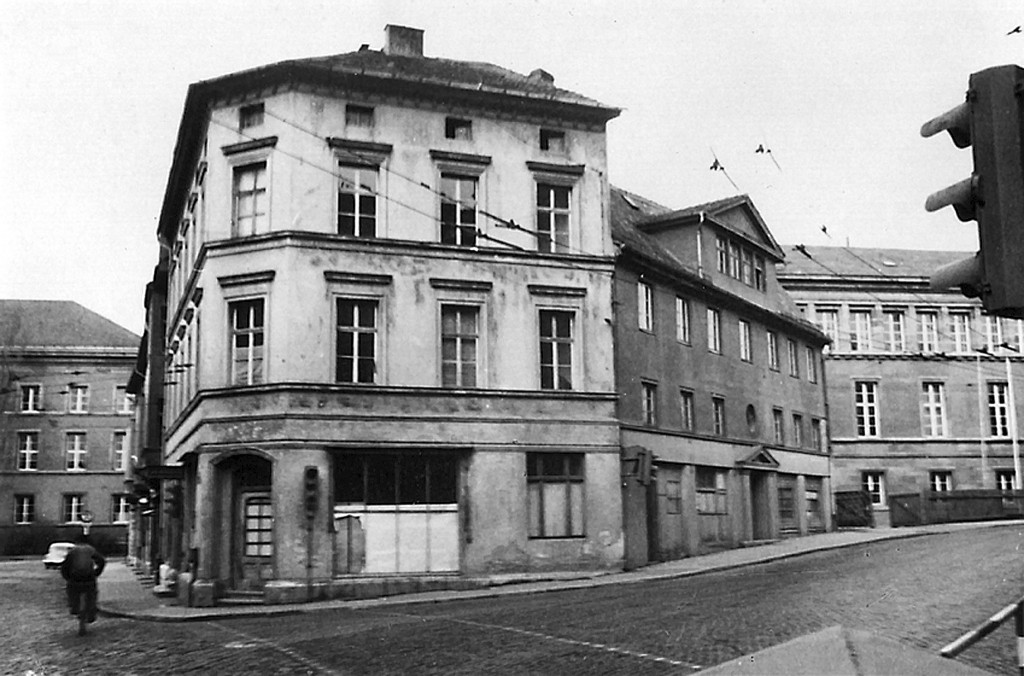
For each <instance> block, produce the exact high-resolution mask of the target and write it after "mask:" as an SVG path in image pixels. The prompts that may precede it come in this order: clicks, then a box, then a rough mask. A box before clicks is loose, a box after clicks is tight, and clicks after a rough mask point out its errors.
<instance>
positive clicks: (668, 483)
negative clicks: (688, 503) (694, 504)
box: [659, 479, 683, 514]
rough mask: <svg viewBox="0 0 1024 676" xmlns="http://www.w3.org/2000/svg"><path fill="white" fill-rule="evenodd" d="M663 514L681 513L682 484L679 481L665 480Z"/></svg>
mask: <svg viewBox="0 0 1024 676" xmlns="http://www.w3.org/2000/svg"><path fill="white" fill-rule="evenodd" d="M659 483H660V482H659ZM665 513H666V514H682V513H683V484H682V482H681V481H679V480H674V479H666V480H665Z"/></svg>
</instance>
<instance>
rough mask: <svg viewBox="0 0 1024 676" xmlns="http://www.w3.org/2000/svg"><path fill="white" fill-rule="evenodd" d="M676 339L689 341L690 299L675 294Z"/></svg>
mask: <svg viewBox="0 0 1024 676" xmlns="http://www.w3.org/2000/svg"><path fill="white" fill-rule="evenodd" d="M676 340H678V341H679V342H681V343H687V344H688V343H689V342H690V301H689V300H687V299H686V298H680V297H679V296H676Z"/></svg>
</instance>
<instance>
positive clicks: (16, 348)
mask: <svg viewBox="0 0 1024 676" xmlns="http://www.w3.org/2000/svg"><path fill="white" fill-rule="evenodd" d="M138 343H139V337H138V336H136V335H134V334H132V333H131V332H130V331H128V330H127V329H124V328H122V327H120V326H118V325H117V324H115V323H113V322H111V321H110V320H108V319H106V318H104V317H101V316H100V315H98V314H96V313H95V312H92V311H90V310H87V309H86V308H84V307H82V306H81V305H79V304H78V303H74V302H71V301H35V300H0V498H2V499H3V501H4V504H3V510H2V511H0V552H2V553H4V554H28V553H42V552H43V551H45V550H46V545H47V544H48V543H49V542H50V541H54V540H67V539H70V538H71V537H72V536H73V535H75V534H77V533H81V532H82V526H83V525H84V524H85V523H90V524H91V526H90V527H91V533H90V534H91V535H92V536H93V537H94V539H95V541H96V543H97V544H99V545H100V546H101V547H103V548H104V549H108V550H112V551H117V550H121V551H123V546H124V538H125V534H126V524H127V522H128V518H129V509H128V501H127V497H126V495H125V487H124V481H125V468H126V466H127V463H128V453H127V450H128V444H129V437H130V430H131V427H132V418H131V414H132V400H131V397H130V396H129V395H128V394H127V391H126V388H125V384H126V383H127V381H128V376H129V374H130V373H131V371H132V365H133V364H134V361H135V357H134V355H135V351H136V349H137V347H138Z"/></svg>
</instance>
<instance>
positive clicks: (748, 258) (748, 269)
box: [741, 249, 754, 286]
mask: <svg viewBox="0 0 1024 676" xmlns="http://www.w3.org/2000/svg"><path fill="white" fill-rule="evenodd" d="M741 254H742V256H743V262H742V266H741V276H742V277H743V283H744V284H746V285H747V286H753V285H754V254H753V252H752V251H751V250H750V249H743V251H742V252H741Z"/></svg>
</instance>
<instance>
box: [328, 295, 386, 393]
mask: <svg viewBox="0 0 1024 676" xmlns="http://www.w3.org/2000/svg"><path fill="white" fill-rule="evenodd" d="M337 311H338V326H337V343H336V346H335V379H336V380H337V381H338V382H339V383H375V382H377V301H375V300H367V299H356V298H339V299H338V300H337Z"/></svg>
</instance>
